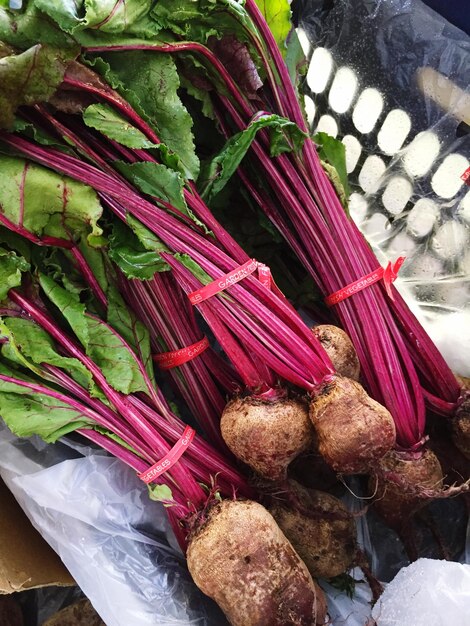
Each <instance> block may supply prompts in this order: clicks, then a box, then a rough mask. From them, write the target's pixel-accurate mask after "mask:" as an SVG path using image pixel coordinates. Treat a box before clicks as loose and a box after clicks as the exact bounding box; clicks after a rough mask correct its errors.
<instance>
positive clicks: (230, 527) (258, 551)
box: [187, 500, 326, 626]
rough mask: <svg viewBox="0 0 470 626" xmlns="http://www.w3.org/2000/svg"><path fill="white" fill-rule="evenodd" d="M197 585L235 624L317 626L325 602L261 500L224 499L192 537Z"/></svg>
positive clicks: (322, 619)
mask: <svg viewBox="0 0 470 626" xmlns="http://www.w3.org/2000/svg"><path fill="white" fill-rule="evenodd" d="M187 562H188V568H189V571H190V573H191V576H192V577H193V580H194V582H195V583H196V585H197V586H198V587H199V589H201V591H203V592H204V593H205V594H206V595H208V596H210V597H211V598H212V599H213V600H215V602H217V604H218V605H219V606H220V608H221V609H222V610H223V611H224V613H225V615H226V617H227V619H228V620H229V622H230V623H231V624H232V625H233V626H268V625H269V626H287V625H288V624H289V625H290V626H316V625H319V624H324V623H325V618H326V603H325V598H324V597H323V593H322V592H321V590H320V589H319V587H318V586H317V585H316V584H315V583H314V581H313V579H312V577H311V576H310V574H309V572H308V569H307V567H306V566H305V564H304V563H303V561H302V560H301V559H300V557H299V555H298V554H297V553H296V552H295V550H294V548H293V547H292V545H291V544H290V543H289V541H288V540H287V539H286V537H285V536H284V534H283V533H282V531H281V529H280V528H279V526H278V525H277V524H276V522H275V520H274V518H273V517H272V515H271V514H270V513H269V512H268V511H267V510H266V509H265V508H264V507H263V506H262V505H261V504H258V503H257V502H253V501H240V500H238V501H237V500H224V501H222V502H219V503H217V504H216V505H215V506H214V507H213V508H211V509H210V511H209V513H208V514H207V517H206V519H205V520H204V521H203V522H202V523H201V524H200V525H199V527H198V528H196V530H195V531H194V532H193V534H192V536H191V537H190V541H189V547H188V551H187Z"/></svg>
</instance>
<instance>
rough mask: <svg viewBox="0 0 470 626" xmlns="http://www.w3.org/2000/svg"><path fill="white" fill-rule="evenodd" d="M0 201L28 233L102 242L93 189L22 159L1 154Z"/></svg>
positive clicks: (7, 216)
mask: <svg viewBox="0 0 470 626" xmlns="http://www.w3.org/2000/svg"><path fill="white" fill-rule="evenodd" d="M0 169H1V171H2V176H1V178H0V205H1V207H2V212H3V214H4V216H5V217H6V218H8V219H9V220H10V221H11V222H13V224H15V225H17V226H22V227H24V228H25V229H26V230H28V231H29V232H30V233H32V234H34V235H37V236H38V237H43V236H45V235H48V236H52V237H59V238H62V239H69V240H72V241H77V240H79V239H80V238H82V237H83V238H85V239H87V240H88V242H89V243H90V244H95V245H101V243H102V239H101V234H102V230H101V228H100V227H99V226H98V219H99V218H100V217H101V214H102V208H101V205H100V203H99V200H98V197H97V195H96V193H95V192H94V190H93V189H92V188H91V187H88V186H87V185H84V184H82V183H79V182H77V181H75V180H72V179H71V178H67V177H66V176H61V175H60V174H57V173H55V172H53V171H51V170H49V169H47V168H45V167H42V166H41V165H37V164H35V163H32V162H29V161H25V160H24V159H21V158H17V157H12V156H7V155H3V154H0Z"/></svg>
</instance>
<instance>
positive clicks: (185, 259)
mask: <svg viewBox="0 0 470 626" xmlns="http://www.w3.org/2000/svg"><path fill="white" fill-rule="evenodd" d="M174 257H175V259H176V260H177V261H179V262H180V263H181V264H182V265H184V266H185V268H186V269H188V270H189V271H190V272H191V273H192V274H193V276H195V277H196V278H197V279H198V280H200V281H201V283H202V284H203V285H207V284H209V283H211V282H212V278H211V277H210V276H209V274H207V272H205V271H204V270H203V269H202V267H200V266H199V265H198V264H197V263H196V262H195V261H193V259H192V258H191V257H190V256H189V255H188V254H175V255H174Z"/></svg>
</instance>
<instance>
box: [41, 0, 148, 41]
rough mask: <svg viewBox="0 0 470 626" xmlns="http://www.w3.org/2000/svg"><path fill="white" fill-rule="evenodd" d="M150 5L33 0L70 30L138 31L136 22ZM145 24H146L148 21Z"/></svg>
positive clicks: (135, 0)
mask: <svg viewBox="0 0 470 626" xmlns="http://www.w3.org/2000/svg"><path fill="white" fill-rule="evenodd" d="M152 4H153V2H152V0H127V1H124V2H117V1H116V0H35V5H36V6H37V8H38V9H41V11H43V12H44V13H46V14H48V15H50V16H51V17H52V18H53V19H54V20H55V21H56V22H57V23H58V24H59V26H60V27H61V28H62V29H63V30H65V31H66V32H69V33H75V32H76V31H78V30H82V29H85V28H92V29H94V30H96V31H101V32H105V33H113V34H114V33H117V34H120V33H124V32H129V31H130V32H132V31H134V32H135V31H137V32H139V31H140V29H139V26H138V25H139V23H140V22H141V21H143V20H144V18H145V16H146V15H147V13H148V12H149V9H150V8H151V6H152ZM145 24H146V25H147V26H148V24H147V21H146V22H145ZM156 32H158V29H157V28H155V30H154V31H153V33H156Z"/></svg>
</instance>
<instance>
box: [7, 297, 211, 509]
mask: <svg viewBox="0 0 470 626" xmlns="http://www.w3.org/2000/svg"><path fill="white" fill-rule="evenodd" d="M9 298H10V299H11V300H12V301H13V302H14V303H15V304H17V305H19V306H20V307H21V308H22V309H23V310H24V311H25V312H26V313H28V314H29V315H30V316H31V318H32V319H33V320H34V321H35V322H36V323H38V324H39V325H40V326H41V327H42V328H44V330H46V331H47V332H48V333H49V334H50V335H51V336H52V338H53V339H54V340H55V341H56V342H57V343H58V344H59V345H60V346H61V347H62V348H63V349H65V350H66V352H68V353H69V354H70V355H71V356H73V357H74V358H76V359H78V360H79V361H80V362H81V363H82V364H83V365H84V366H85V367H86V368H87V369H88V370H89V371H90V372H91V374H92V376H93V378H94V379H95V381H96V382H97V383H98V384H99V386H100V387H101V389H102V391H103V392H104V394H105V396H106V397H107V399H108V400H109V401H110V402H111V403H112V404H113V406H114V407H115V408H116V410H117V411H118V412H119V413H120V414H121V416H122V417H123V418H124V419H126V421H127V422H128V423H129V424H130V425H132V427H133V428H134V429H135V430H136V432H138V433H139V436H141V437H142V438H143V439H144V441H147V442H148V445H150V446H152V448H153V449H154V451H155V454H156V455H158V457H159V458H161V457H163V456H164V455H166V454H167V453H168V452H169V450H170V447H169V446H168V444H167V443H166V441H165V440H164V439H163V438H162V437H161V436H160V434H159V433H157V432H156V431H155V430H154V429H153V428H151V427H150V426H149V425H148V423H147V421H146V420H145V419H144V418H143V417H142V415H141V414H139V413H138V412H137V411H136V410H135V409H134V408H133V407H132V405H131V404H130V402H129V399H128V398H127V397H126V396H123V395H122V394H121V393H119V392H117V391H115V390H114V389H113V388H112V387H111V386H110V385H109V383H108V382H107V380H106V378H105V377H104V376H103V374H102V372H101V370H100V369H99V367H98V366H97V365H96V364H95V363H94V362H93V361H92V360H91V359H90V358H89V357H88V356H86V355H85V354H84V353H83V352H82V350H81V349H80V348H79V347H78V346H77V345H76V344H75V343H74V342H73V341H72V340H71V339H69V337H67V335H66V334H65V333H64V332H63V331H62V330H60V329H59V328H58V327H57V326H56V324H55V323H54V321H53V320H52V319H51V318H50V317H49V316H48V315H47V314H46V313H44V312H43V311H41V310H40V309H39V308H38V307H37V306H36V305H34V304H33V303H32V302H30V301H28V300H27V299H26V298H25V297H24V296H22V295H21V294H20V293H19V292H17V291H16V290H15V289H11V290H10V291H9ZM170 473H171V475H172V477H173V478H174V480H175V481H176V482H177V484H179V485H180V487H181V489H183V490H184V492H185V494H186V496H187V497H188V498H189V499H190V501H191V502H193V503H194V504H195V505H197V504H198V503H202V502H203V501H204V491H203V490H202V488H201V487H200V486H199V485H198V484H197V483H196V482H195V480H194V479H193V477H192V476H191V474H190V473H189V472H188V471H187V470H186V468H185V465H184V463H177V464H176V465H175V466H173V468H172V469H171V470H170Z"/></svg>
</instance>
